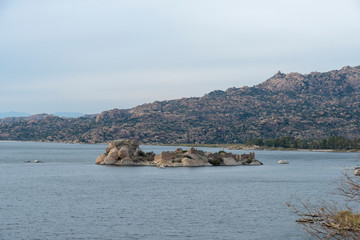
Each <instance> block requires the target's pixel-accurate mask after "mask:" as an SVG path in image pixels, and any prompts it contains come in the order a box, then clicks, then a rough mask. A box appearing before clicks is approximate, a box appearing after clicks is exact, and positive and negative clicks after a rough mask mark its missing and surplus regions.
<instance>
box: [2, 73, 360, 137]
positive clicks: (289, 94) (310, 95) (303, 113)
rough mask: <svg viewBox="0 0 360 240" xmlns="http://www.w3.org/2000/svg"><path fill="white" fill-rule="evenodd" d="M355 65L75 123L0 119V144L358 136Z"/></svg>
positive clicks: (359, 80)
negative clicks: (1, 142)
mask: <svg viewBox="0 0 360 240" xmlns="http://www.w3.org/2000/svg"><path fill="white" fill-rule="evenodd" d="M359 107H360V66H356V67H349V66H346V67H343V68H341V69H340V70H332V71H328V72H311V73H309V74H300V73H288V74H284V73H281V72H278V73H276V74H275V75H274V76H272V77H271V78H269V79H267V80H266V81H264V82H262V83H260V84H257V85H255V86H253V87H247V86H245V87H241V88H235V87H232V88H228V89H227V90H225V91H221V90H215V91H212V92H210V93H208V94H205V95H204V96H202V97H192V98H181V99H174V100H165V101H155V102H153V103H146V104H142V105H139V106H136V107H134V108H131V109H112V110H108V111H104V112H102V113H99V114H97V115H87V116H83V117H79V118H75V119H65V118H60V117H55V116H54V117H44V118H43V119H40V120H28V119H21V120H20V121H14V122H6V121H0V130H1V133H0V139H3V140H35V141H66V142H89V143H96V142H106V141H110V140H113V139H117V138H132V139H135V140H137V141H139V142H142V143H173V144H176V143H238V142H244V141H245V140H246V139H248V138H254V137H261V138H276V137H280V136H294V137H296V138H300V139H311V138H324V137H328V136H343V137H346V138H349V139H354V138H360V131H359V127H358V126H359V125H360V111H359Z"/></svg>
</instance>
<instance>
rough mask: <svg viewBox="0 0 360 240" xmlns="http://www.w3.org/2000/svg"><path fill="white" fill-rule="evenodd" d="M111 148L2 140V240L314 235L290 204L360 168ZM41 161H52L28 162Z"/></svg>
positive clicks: (354, 157)
mask: <svg viewBox="0 0 360 240" xmlns="http://www.w3.org/2000/svg"><path fill="white" fill-rule="evenodd" d="M105 148H106V146H105V145H80V144H58V143H28V142H26V143H23V142H0V239H244V240H251V239H276V240H289V239H298V240H303V239H308V238H307V235H306V233H305V232H304V231H303V230H302V227H301V225H299V224H297V223H296V222H295V220H296V216H294V215H293V214H292V213H291V212H290V211H289V209H288V208H287V207H286V202H296V200H295V198H296V197H297V196H301V197H302V198H304V199H307V198H309V199H321V198H324V197H327V196H328V195H329V192H331V191H332V190H334V185H335V183H334V182H335V181H336V180H338V179H339V178H340V177H341V174H342V172H344V169H345V167H353V166H356V165H358V164H359V163H360V161H359V155H358V154H357V153H324V152H290V151H255V154H256V158H257V159H258V160H260V161H262V162H263V163H264V165H263V166H252V167H250V166H235V167H203V168H167V169H159V168H156V167H111V166H99V165H95V164H94V162H95V159H96V157H97V156H98V155H99V154H101V153H102V152H104V150H105ZM141 148H142V149H143V150H144V151H154V152H155V153H159V152H161V151H164V150H174V149H176V147H166V146H142V147H141ZM202 149H204V150H206V151H214V152H215V151H219V150H220V149H218V148H202ZM232 152H236V153H244V152H249V151H242V150H241V151H232ZM35 159H38V160H41V161H44V163H38V164H36V163H25V162H24V161H26V160H30V161H33V160H35ZM279 159H286V160H288V161H289V162H290V164H288V165H278V164H276V162H277V161H278V160H279Z"/></svg>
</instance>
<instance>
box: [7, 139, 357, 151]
mask: <svg viewBox="0 0 360 240" xmlns="http://www.w3.org/2000/svg"><path fill="white" fill-rule="evenodd" d="M16 142H24V143H63V144H85V145H90V144H94V145H106V144H109V142H111V141H109V142H102V143H83V142H66V141H17V140H0V143H16ZM140 145H144V146H179V147H195V148H199V147H200V148H223V149H227V150H230V151H231V150H237V151H238V150H246V151H248V150H252V151H298V152H334V153H338V152H344V153H360V149H349V150H345V149H344V150H341V149H301V148H262V147H254V146H246V145H242V146H236V145H234V144H228V143H220V144H187V143H184V144H165V143H150V144H149V143H148V144H142V143H140Z"/></svg>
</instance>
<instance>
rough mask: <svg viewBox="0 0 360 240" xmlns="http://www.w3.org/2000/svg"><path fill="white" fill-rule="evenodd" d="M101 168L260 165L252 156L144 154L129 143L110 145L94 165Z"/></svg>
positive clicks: (178, 152)
mask: <svg viewBox="0 0 360 240" xmlns="http://www.w3.org/2000/svg"><path fill="white" fill-rule="evenodd" d="M95 163H96V164H101V165H118V166H157V167H161V168H163V167H204V166H236V165H254V166H255V165H262V163H261V162H260V161H258V160H256V159H255V153H253V152H252V153H250V154H242V155H241V156H239V155H237V154H232V153H226V152H224V151H220V152H218V153H210V152H204V151H201V150H197V149H195V148H190V149H189V150H187V151H186V150H183V149H181V148H178V149H176V151H174V152H162V153H160V154H158V155H154V154H153V153H144V152H143V151H141V150H140V148H139V145H138V144H137V143H136V142H135V141H132V140H116V141H113V142H111V143H110V144H109V146H108V147H107V148H106V152H105V153H103V154H101V155H100V156H99V157H98V158H97V159H96V161H95Z"/></svg>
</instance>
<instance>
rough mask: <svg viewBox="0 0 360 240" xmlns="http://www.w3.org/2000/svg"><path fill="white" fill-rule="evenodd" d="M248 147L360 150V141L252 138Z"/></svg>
mask: <svg viewBox="0 0 360 240" xmlns="http://www.w3.org/2000/svg"><path fill="white" fill-rule="evenodd" d="M246 145H248V146H253V145H257V146H260V147H264V148H286V149H333V150H354V149H355V150H358V149H360V139H354V140H349V139H345V138H344V137H341V136H331V137H328V138H322V139H312V140H302V139H297V138H295V137H279V138H275V139H265V140H263V139H261V138H250V139H249V140H248V141H247V142H246Z"/></svg>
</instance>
